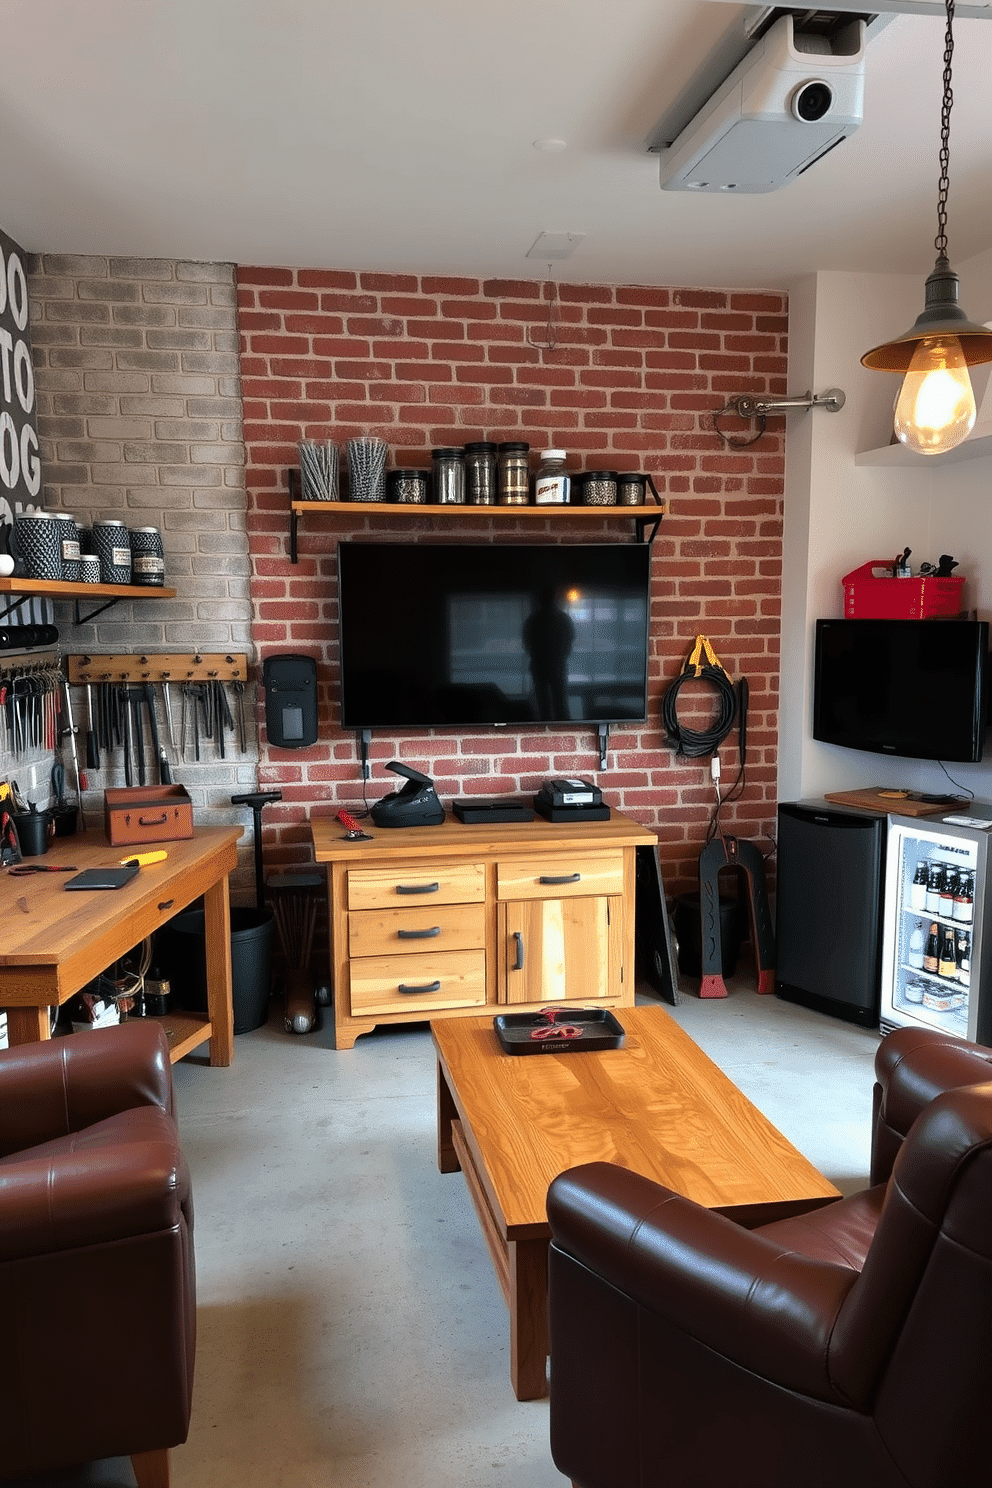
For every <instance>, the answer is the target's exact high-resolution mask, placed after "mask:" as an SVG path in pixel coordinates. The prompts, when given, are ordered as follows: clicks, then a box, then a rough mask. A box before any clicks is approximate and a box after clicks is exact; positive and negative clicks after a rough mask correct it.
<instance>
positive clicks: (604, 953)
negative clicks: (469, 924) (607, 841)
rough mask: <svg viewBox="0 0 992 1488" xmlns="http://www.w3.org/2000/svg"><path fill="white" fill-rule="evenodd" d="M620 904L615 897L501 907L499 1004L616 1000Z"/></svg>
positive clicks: (534, 901) (537, 901)
mask: <svg viewBox="0 0 992 1488" xmlns="http://www.w3.org/2000/svg"><path fill="white" fill-rule="evenodd" d="M622 904H623V901H622V899H621V898H620V896H619V895H617V896H612V895H611V896H606V895H603V896H601V897H600V898H596V899H525V900H521V901H519V902H516V903H513V902H510V903H504V904H501V905H500V909H499V928H500V945H501V961H500V983H499V998H500V1002H504V1003H528V1002H537V1003H551V1002H573V1003H586V1002H595V1001H598V1000H600V999H603V998H618V997H619V995H620V954H621V951H620V946H621V935H620V928H621V911H622Z"/></svg>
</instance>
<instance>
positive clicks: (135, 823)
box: [103, 785, 193, 847]
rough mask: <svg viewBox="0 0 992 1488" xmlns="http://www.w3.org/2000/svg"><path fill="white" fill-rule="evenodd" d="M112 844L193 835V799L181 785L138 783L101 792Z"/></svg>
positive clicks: (114, 845)
mask: <svg viewBox="0 0 992 1488" xmlns="http://www.w3.org/2000/svg"><path fill="white" fill-rule="evenodd" d="M103 819H104V826H105V828H106V832H107V840H108V841H109V843H110V845H111V847H134V846H136V845H137V844H138V843H140V842H177V841H178V840H179V839H180V838H182V837H192V835H193V803H192V801H191V800H190V798H189V792H188V791H187V789H186V787H185V786H184V785H139V786H129V787H126V788H125V789H123V790H107V791H104V793H103Z"/></svg>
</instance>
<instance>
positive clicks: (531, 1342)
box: [508, 1240, 548, 1400]
mask: <svg viewBox="0 0 992 1488" xmlns="http://www.w3.org/2000/svg"><path fill="white" fill-rule="evenodd" d="M508 1250H509V1260H510V1296H509V1299H508V1300H509V1304H510V1381H511V1383H512V1385H513V1393H514V1394H515V1395H516V1397H517V1399H518V1400H539V1399H540V1398H541V1396H542V1395H546V1394H547V1393H548V1242H547V1240H511V1241H510V1242H509V1246H508Z"/></svg>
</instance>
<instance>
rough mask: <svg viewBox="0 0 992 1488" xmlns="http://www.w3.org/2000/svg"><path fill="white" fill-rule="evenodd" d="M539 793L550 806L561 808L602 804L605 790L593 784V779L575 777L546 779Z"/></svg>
mask: <svg viewBox="0 0 992 1488" xmlns="http://www.w3.org/2000/svg"><path fill="white" fill-rule="evenodd" d="M539 794H540V795H541V796H542V797H543V798H544V799H545V800H546V801H547V803H548V805H549V806H554V807H555V808H561V807H564V806H601V805H602V802H603V792H602V791H601V790H600V788H599V786H598V785H593V783H592V781H591V780H577V779H574V778H569V779H562V778H560V777H559V778H558V779H556V780H546V781H545V782H544V784H543V785H542V786H541V789H540V792H539Z"/></svg>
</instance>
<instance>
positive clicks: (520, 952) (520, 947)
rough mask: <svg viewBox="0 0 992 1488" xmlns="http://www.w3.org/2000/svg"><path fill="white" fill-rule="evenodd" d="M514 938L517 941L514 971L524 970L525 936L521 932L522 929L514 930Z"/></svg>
mask: <svg viewBox="0 0 992 1488" xmlns="http://www.w3.org/2000/svg"><path fill="white" fill-rule="evenodd" d="M513 939H514V940H515V941H516V943H517V959H516V960H515V961H514V963H513V969H514V971H523V969H524V938H523V936H522V935H521V934H520V931H519V930H514V932H513Z"/></svg>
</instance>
